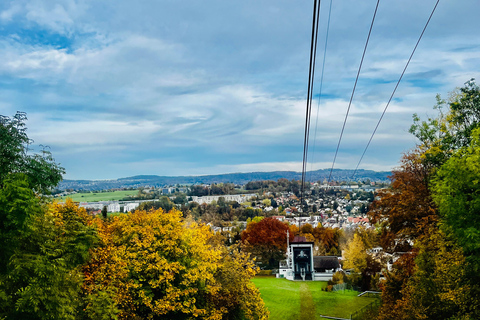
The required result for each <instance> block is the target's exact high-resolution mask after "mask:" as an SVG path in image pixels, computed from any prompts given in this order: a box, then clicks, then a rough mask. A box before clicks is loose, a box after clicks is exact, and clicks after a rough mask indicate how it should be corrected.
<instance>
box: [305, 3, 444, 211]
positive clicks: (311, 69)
mask: <svg viewBox="0 0 480 320" xmlns="http://www.w3.org/2000/svg"><path fill="white" fill-rule="evenodd" d="M439 2H440V0H437V2H436V3H435V6H434V8H433V10H432V12H431V14H430V16H429V18H428V20H427V22H426V24H425V26H424V28H423V30H422V32H421V34H420V36H419V38H418V40H417V43H416V44H415V47H414V49H413V51H412V53H411V54H410V57H409V59H408V61H407V63H406V65H405V67H404V69H403V71H402V73H401V75H400V78H399V79H398V81H397V84H396V86H395V88H394V90H393V92H392V94H391V95H390V99H389V100H388V102H387V104H386V106H385V108H384V110H383V113H382V115H381V116H380V119H379V120H378V122H377V125H376V126H375V129H374V130H373V133H372V135H371V137H370V139H369V141H368V143H367V145H366V147H365V149H364V151H363V153H362V156H361V157H360V160H359V161H358V163H357V166H356V168H355V170H354V173H353V175H352V179H353V178H354V177H355V174H356V172H357V170H358V167H359V166H360V163H361V162H362V160H363V157H364V156H365V153H366V152H367V149H368V147H369V146H370V143H371V142H372V139H373V137H374V136H375V133H376V132H377V129H378V127H379V125H380V122H381V121H382V119H383V117H384V115H385V113H386V111H387V109H388V107H389V105H390V103H391V101H392V99H393V96H394V95H395V92H396V90H397V88H398V86H399V84H400V82H401V80H402V78H403V76H404V74H405V71H406V70H407V67H408V65H409V64H410V61H411V59H412V57H413V55H414V54H415V51H416V49H417V47H418V44H419V43H420V40H421V39H422V37H423V34H424V33H425V30H426V29H427V26H428V24H429V23H430V20H431V18H432V16H433V14H434V12H435V10H436V8H437V6H438V3H439ZM379 3H380V0H377V4H376V6H375V12H374V14H373V18H372V22H371V24H370V29H369V32H368V36H367V40H366V41H365V47H364V50H363V54H362V59H361V61H360V66H359V68H358V72H357V76H356V79H355V84H354V86H353V90H352V94H351V96H350V101H349V104H348V108H347V112H346V115H345V119H344V122H343V126H342V130H341V133H340V137H339V140H338V144H337V148H336V151H335V156H334V159H333V163H332V167H331V169H330V174H329V177H328V182H330V181H331V177H332V172H333V168H334V166H335V161H336V158H337V155H338V150H339V148H340V144H341V141H342V137H343V132H344V129H345V125H346V123H347V119H348V115H349V112H350V107H351V104H352V101H353V97H354V94H355V89H356V86H357V82H358V78H359V76H360V71H361V68H362V65H363V60H364V57H365V53H366V50H367V47H368V42H369V39H370V35H371V32H372V29H373V24H374V22H375V17H376V15H377V10H378V6H379ZM331 10H332V1H330V9H329V15H328V24H327V33H326V37H325V47H324V56H323V66H322V76H321V80H320V94H319V102H318V107H317V120H316V125H315V139H316V132H317V124H318V109H319V106H320V99H321V96H322V93H321V90H322V84H323V72H324V69H325V57H326V52H327V42H328V31H329V27H330V15H331ZM319 16H320V0H314V10H313V22H312V40H311V47H310V66H309V76H308V93H307V108H306V117H305V136H304V144H303V166H302V182H301V183H302V184H301V203H302V204H303V199H304V191H305V179H306V173H307V172H306V171H307V158H308V143H309V142H308V140H309V135H310V118H311V107H312V96H313V82H314V78H315V60H316V59H315V58H316V46H317V38H318V24H319ZM314 148H315V143H314Z"/></svg>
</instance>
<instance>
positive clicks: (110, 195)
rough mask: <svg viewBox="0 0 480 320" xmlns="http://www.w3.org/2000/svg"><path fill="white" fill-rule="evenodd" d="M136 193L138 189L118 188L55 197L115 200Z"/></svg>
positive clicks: (83, 200)
mask: <svg viewBox="0 0 480 320" xmlns="http://www.w3.org/2000/svg"><path fill="white" fill-rule="evenodd" d="M136 194H138V190H120V191H111V192H89V193H76V194H71V195H68V196H66V197H62V198H57V200H58V201H65V199H66V198H72V200H73V201H76V202H96V201H117V200H121V199H123V198H125V197H127V196H134V195H136Z"/></svg>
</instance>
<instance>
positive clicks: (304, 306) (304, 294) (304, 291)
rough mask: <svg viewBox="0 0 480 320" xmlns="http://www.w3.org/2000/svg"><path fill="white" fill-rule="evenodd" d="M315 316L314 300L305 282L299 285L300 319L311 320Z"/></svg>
mask: <svg viewBox="0 0 480 320" xmlns="http://www.w3.org/2000/svg"><path fill="white" fill-rule="evenodd" d="M316 318H317V312H316V310H315V302H314V301H313V297H312V293H311V292H310V289H309V287H308V285H307V284H306V283H302V285H301V286H300V320H313V319H316Z"/></svg>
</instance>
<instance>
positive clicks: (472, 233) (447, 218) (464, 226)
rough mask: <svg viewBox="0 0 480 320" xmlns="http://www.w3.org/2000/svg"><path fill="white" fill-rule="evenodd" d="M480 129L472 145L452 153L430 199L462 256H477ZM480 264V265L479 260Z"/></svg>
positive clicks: (479, 241) (479, 244) (479, 249)
mask: <svg viewBox="0 0 480 320" xmlns="http://www.w3.org/2000/svg"><path fill="white" fill-rule="evenodd" d="M479 164H480V129H476V130H474V131H473V135H472V142H471V145H469V146H468V147H464V148H462V149H460V150H458V151H457V152H456V153H455V154H453V156H452V157H450V159H448V160H447V162H446V163H445V164H444V165H443V166H442V167H441V168H440V169H439V170H438V172H437V174H436V176H435V178H434V179H433V190H434V194H433V198H434V200H435V202H436V204H437V205H438V207H439V210H440V216H441V219H442V221H443V222H444V224H442V226H443V227H444V228H445V229H446V230H445V231H446V232H447V233H450V234H453V235H455V237H456V239H457V240H458V241H459V244H460V245H461V246H462V247H463V248H464V250H465V253H466V254H467V255H469V256H472V257H476V258H478V257H480V221H479V219H478V213H479V212H480V184H479V181H480V166H479ZM478 259H479V262H480V258H478Z"/></svg>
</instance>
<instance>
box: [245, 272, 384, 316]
mask: <svg viewBox="0 0 480 320" xmlns="http://www.w3.org/2000/svg"><path fill="white" fill-rule="evenodd" d="M252 281H253V283H255V285H256V286H257V288H259V290H260V294H261V296H262V298H263V301H264V302H265V305H266V306H267V308H268V310H270V319H272V320H296V319H301V320H303V319H305V320H307V319H308V320H314V319H318V320H320V319H322V318H320V315H326V316H330V317H339V318H347V319H350V314H352V313H353V312H355V311H357V310H359V309H361V308H362V307H364V306H366V305H368V304H370V303H371V302H373V301H374V300H375V298H365V297H357V294H358V292H356V291H350V290H346V291H345V292H341V291H339V292H325V291H322V288H325V287H326V286H327V283H326V282H322V281H306V282H303V281H289V280H286V279H277V278H274V277H255V278H254V279H253V280H252Z"/></svg>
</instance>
